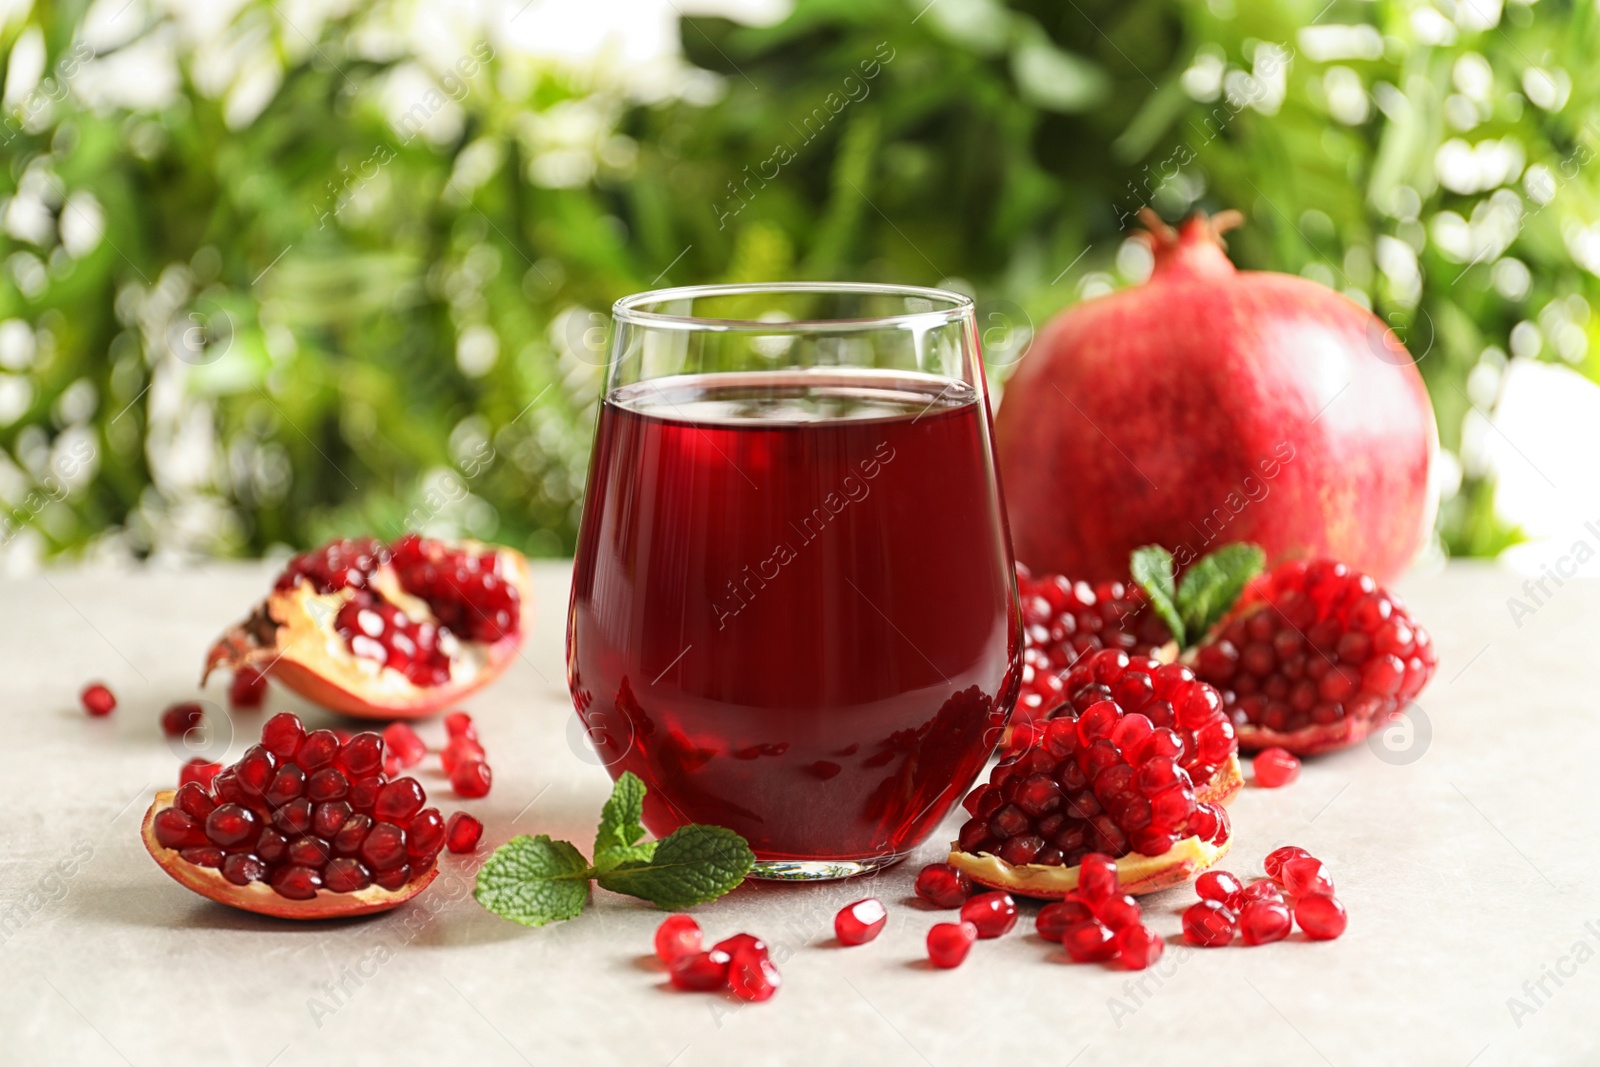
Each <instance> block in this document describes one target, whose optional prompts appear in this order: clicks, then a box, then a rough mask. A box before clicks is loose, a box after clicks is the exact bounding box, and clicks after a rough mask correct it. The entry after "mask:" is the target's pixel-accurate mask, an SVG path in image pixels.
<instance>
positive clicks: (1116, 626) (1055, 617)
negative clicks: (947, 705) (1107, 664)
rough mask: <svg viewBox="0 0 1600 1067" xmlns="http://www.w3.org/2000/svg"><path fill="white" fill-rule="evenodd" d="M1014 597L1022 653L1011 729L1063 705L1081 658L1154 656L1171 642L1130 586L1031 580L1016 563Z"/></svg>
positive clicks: (1058, 579)
mask: <svg viewBox="0 0 1600 1067" xmlns="http://www.w3.org/2000/svg"><path fill="white" fill-rule="evenodd" d="M1017 593H1018V596H1019V598H1020V604H1021V606H1022V634H1023V639H1024V646H1025V647H1024V652H1023V665H1022V691H1021V693H1020V694H1019V695H1018V697H1017V705H1016V710H1015V711H1014V712H1012V717H1011V722H1012V725H1013V727H1018V726H1026V725H1029V724H1032V723H1034V722H1036V721H1041V720H1043V719H1044V718H1045V717H1046V716H1048V715H1049V714H1050V713H1051V712H1052V711H1054V710H1056V708H1058V707H1060V706H1061V704H1063V703H1064V702H1065V701H1066V700H1067V692H1066V685H1065V677H1064V676H1065V675H1066V672H1067V671H1068V670H1069V669H1071V667H1072V666H1073V665H1074V664H1075V663H1077V662H1078V660H1080V659H1082V658H1083V657H1085V656H1088V655H1092V654H1093V653H1095V652H1098V651H1100V650H1101V649H1103V648H1115V649H1121V650H1122V651H1123V652H1126V653H1127V654H1128V655H1130V656H1155V655H1156V654H1157V653H1158V652H1159V651H1161V650H1162V649H1164V648H1165V646H1166V645H1167V644H1168V643H1169V642H1170V641H1171V640H1172V633H1171V632H1170V631H1169V630H1168V629H1167V627H1166V625H1165V624H1164V623H1162V621H1161V619H1160V617H1159V616H1157V615H1156V613H1155V612H1153V611H1151V610H1149V605H1148V604H1147V603H1146V601H1145V597H1144V594H1143V593H1142V592H1140V590H1139V588H1138V587H1137V586H1135V585H1132V584H1124V583H1122V582H1098V583H1095V584H1094V585H1090V584H1089V583H1088V582H1074V581H1072V580H1071V579H1069V578H1064V577H1062V576H1061V575H1059V574H1041V575H1039V576H1038V577H1034V575H1033V574H1032V573H1031V572H1029V570H1028V568H1026V567H1024V566H1023V565H1022V564H1020V563H1019V564H1017ZM1168 658H1170V656H1169V657H1168Z"/></svg>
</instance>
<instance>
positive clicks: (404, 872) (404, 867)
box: [372, 863, 411, 889]
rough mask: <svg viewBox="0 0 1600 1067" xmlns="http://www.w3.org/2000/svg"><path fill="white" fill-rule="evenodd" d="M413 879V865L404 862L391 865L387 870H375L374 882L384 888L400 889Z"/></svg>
mask: <svg viewBox="0 0 1600 1067" xmlns="http://www.w3.org/2000/svg"><path fill="white" fill-rule="evenodd" d="M409 881H411V865H410V864H409V863H402V864H401V865H400V866H398V867H391V868H389V869H388V870H386V871H373V872H372V884H373V885H376V886H381V887H382V888H384V889H399V888H400V887H401V886H403V885H405V884H406V883H407V882H409Z"/></svg>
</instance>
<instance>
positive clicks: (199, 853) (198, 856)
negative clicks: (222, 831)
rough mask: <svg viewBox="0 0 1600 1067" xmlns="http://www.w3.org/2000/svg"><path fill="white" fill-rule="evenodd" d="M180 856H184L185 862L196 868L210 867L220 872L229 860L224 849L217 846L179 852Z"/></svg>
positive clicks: (205, 846)
mask: <svg viewBox="0 0 1600 1067" xmlns="http://www.w3.org/2000/svg"><path fill="white" fill-rule="evenodd" d="M178 855H180V856H182V857H183V858H184V860H186V861H187V862H189V863H192V864H194V865H195V866H196V867H210V868H212V869H213V870H220V869H221V868H222V865H223V864H224V863H225V862H227V858H228V856H227V853H225V852H223V851H222V849H220V848H217V847H216V846H215V845H204V846H201V847H200V848H186V849H184V850H183V851H181V852H179V853H178Z"/></svg>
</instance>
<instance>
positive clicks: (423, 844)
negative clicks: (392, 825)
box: [406, 808, 445, 861]
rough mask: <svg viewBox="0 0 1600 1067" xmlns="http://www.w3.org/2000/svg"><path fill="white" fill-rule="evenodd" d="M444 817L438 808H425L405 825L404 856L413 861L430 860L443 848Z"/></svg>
mask: <svg viewBox="0 0 1600 1067" xmlns="http://www.w3.org/2000/svg"><path fill="white" fill-rule="evenodd" d="M444 835H445V830H444V816H443V815H440V814H439V809H438V808H425V809H423V810H422V811H419V812H417V813H416V814H415V815H413V816H412V817H411V821H410V822H409V823H407V824H406V855H407V856H409V857H410V858H411V859H412V860H413V861H415V860H417V859H419V858H431V857H433V856H437V855H438V854H439V850H440V849H442V848H444Z"/></svg>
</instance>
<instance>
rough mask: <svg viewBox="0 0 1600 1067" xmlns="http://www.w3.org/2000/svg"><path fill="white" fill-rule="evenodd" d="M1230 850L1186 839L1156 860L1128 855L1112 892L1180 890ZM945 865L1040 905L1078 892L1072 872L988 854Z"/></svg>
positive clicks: (955, 857) (953, 855)
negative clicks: (1007, 859)
mask: <svg viewBox="0 0 1600 1067" xmlns="http://www.w3.org/2000/svg"><path fill="white" fill-rule="evenodd" d="M1229 845H1230V841H1224V842H1223V843H1222V844H1220V845H1213V844H1211V843H1209V842H1206V841H1202V840H1200V838H1198V837H1185V838H1183V839H1182V840H1180V841H1178V842H1177V843H1176V844H1174V845H1173V846H1172V847H1171V848H1169V849H1168V850H1167V851H1165V852H1163V853H1162V854H1161V855H1159V856H1141V855H1139V854H1138V853H1137V852H1132V853H1129V854H1128V855H1126V856H1122V857H1120V858H1119V859H1118V860H1117V888H1118V889H1119V890H1120V891H1122V892H1124V893H1131V894H1132V895H1134V896H1141V895H1143V894H1145V893H1156V892H1159V891H1161V890H1163V889H1171V888H1172V887H1173V886H1177V885H1182V884H1184V883H1185V882H1187V881H1188V880H1189V879H1191V878H1193V877H1194V876H1195V875H1197V874H1199V873H1200V872H1201V871H1203V870H1205V869H1206V868H1207V867H1210V866H1211V865H1212V864H1214V863H1216V862H1217V861H1218V860H1220V859H1221V858H1222V857H1223V856H1225V855H1227V854H1228V847H1229ZM947 862H949V864H950V865H951V866H952V867H954V868H956V869H957V870H959V871H961V872H963V873H964V874H966V876H967V877H968V878H971V879H972V880H973V881H974V882H977V883H978V884H980V885H985V886H988V887H990V888H991V889H1004V890H1007V891H1008V892H1012V893H1017V894H1020V895H1022V896H1025V897H1034V898H1036V899H1039V900H1061V899H1063V898H1064V897H1066V896H1067V895H1068V894H1069V893H1072V892H1073V891H1074V890H1076V889H1077V888H1078V871H1079V868H1077V867H1062V866H1060V865H1059V864H1057V865H1055V866H1045V865H1043V864H1038V863H1026V864H1012V863H1007V862H1006V861H1005V860H1003V859H1001V858H1000V857H998V856H991V855H990V854H989V853H987V852H979V853H977V854H975V855H974V854H973V853H970V852H962V851H960V850H958V849H955V848H952V849H951V850H950V858H949V860H948V861H947Z"/></svg>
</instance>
